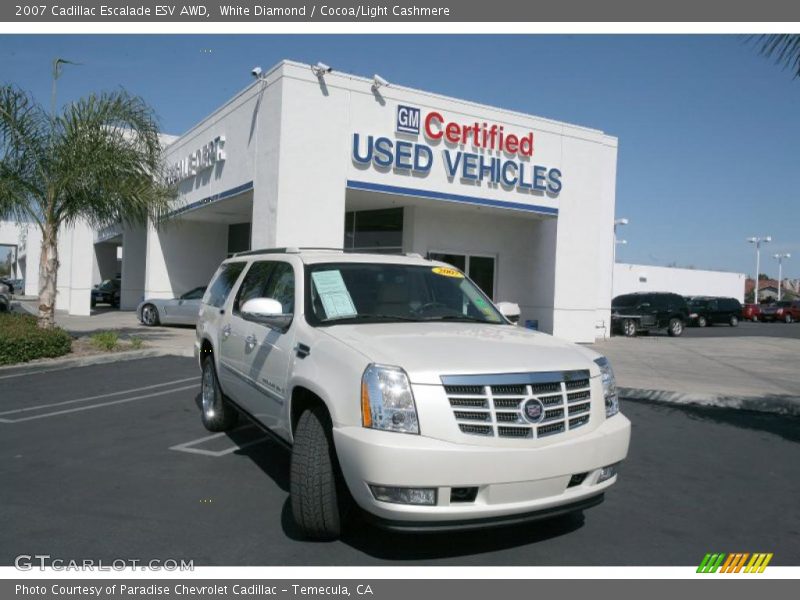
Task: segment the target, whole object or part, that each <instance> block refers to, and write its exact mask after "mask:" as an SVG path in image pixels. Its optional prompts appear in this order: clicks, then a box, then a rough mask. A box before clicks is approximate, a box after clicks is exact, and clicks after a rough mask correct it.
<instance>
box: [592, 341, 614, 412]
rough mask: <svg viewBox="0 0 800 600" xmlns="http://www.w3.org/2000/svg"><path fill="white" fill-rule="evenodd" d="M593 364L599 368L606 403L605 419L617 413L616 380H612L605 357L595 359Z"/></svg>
mask: <svg viewBox="0 0 800 600" xmlns="http://www.w3.org/2000/svg"><path fill="white" fill-rule="evenodd" d="M594 362H595V363H597V366H598V367H600V380H601V382H602V384H603V398H604V399H605V401H606V417H613V416H614V415H615V414H617V413H618V412H619V396H617V380H616V379H615V378H614V370H613V369H612V368H611V365H610V364H609V362H608V359H607V358H606V357H605V356H603V357H601V358H596V359H595V361H594Z"/></svg>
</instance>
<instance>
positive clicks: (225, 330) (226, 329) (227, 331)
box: [222, 325, 231, 341]
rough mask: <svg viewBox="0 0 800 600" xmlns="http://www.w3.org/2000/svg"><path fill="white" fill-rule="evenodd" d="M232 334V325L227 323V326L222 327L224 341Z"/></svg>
mask: <svg viewBox="0 0 800 600" xmlns="http://www.w3.org/2000/svg"><path fill="white" fill-rule="evenodd" d="M230 334H231V326H230V325H225V327H223V328H222V339H223V341H224V340H227V339H228V336H229V335H230Z"/></svg>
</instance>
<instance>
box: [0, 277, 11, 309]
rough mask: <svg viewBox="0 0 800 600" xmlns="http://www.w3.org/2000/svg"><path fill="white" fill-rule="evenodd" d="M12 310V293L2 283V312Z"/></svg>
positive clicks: (0, 297) (0, 307)
mask: <svg viewBox="0 0 800 600" xmlns="http://www.w3.org/2000/svg"><path fill="white" fill-rule="evenodd" d="M10 310H11V291H10V290H9V287H8V286H7V285H6V284H5V283H0V312H9V311H10Z"/></svg>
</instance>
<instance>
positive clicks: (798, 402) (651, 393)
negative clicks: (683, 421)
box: [617, 387, 800, 417]
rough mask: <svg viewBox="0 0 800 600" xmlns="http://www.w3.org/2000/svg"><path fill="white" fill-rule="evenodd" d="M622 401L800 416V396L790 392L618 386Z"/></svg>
mask: <svg viewBox="0 0 800 600" xmlns="http://www.w3.org/2000/svg"><path fill="white" fill-rule="evenodd" d="M617 389H618V391H619V397H620V398H622V399H623V400H644V401H645V402H655V403H658V404H669V405H672V406H694V407H702V408H708V407H714V408H728V409H734V410H749V411H753V412H760V413H769V414H774V415H782V416H790V417H800V398H798V397H796V396H790V395H788V394H787V395H778V394H773V395H769V396H737V395H729V394H698V393H693V392H670V391H667V390H646V389H642V388H628V387H619V388H617Z"/></svg>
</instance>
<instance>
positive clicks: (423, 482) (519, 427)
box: [195, 248, 630, 539]
mask: <svg viewBox="0 0 800 600" xmlns="http://www.w3.org/2000/svg"><path fill="white" fill-rule="evenodd" d="M498 306H499V307H500V308H498ZM498 306H495V305H494V304H493V303H492V301H491V300H490V299H489V298H487V297H486V295H484V293H483V292H482V291H481V290H480V289H479V288H478V287H477V286H476V285H475V284H474V283H473V282H471V281H470V280H469V279H468V278H467V277H465V275H464V274H463V273H462V272H461V271H459V270H457V269H454V268H453V267H451V266H449V265H447V264H445V263H442V262H436V261H430V260H425V259H423V258H422V257H420V256H417V255H407V256H390V255H379V254H346V253H343V252H341V251H327V250H312V249H296V248H285V249H272V250H263V251H254V252H247V253H242V254H239V255H236V256H234V257H232V258H230V259H228V260H226V261H225V262H223V263H222V265H221V266H220V267H219V269H218V271H217V273H216V274H215V275H214V278H213V279H212V281H211V283H210V285H209V286H208V289H207V291H206V294H205V296H204V297H203V302H202V305H201V308H200V317H199V321H198V324H197V338H196V344H195V352H196V356H197V358H198V361H199V365H200V368H201V371H202V375H201V385H202V388H201V389H202V393H201V398H202V402H201V404H202V407H201V418H202V421H203V424H204V425H205V426H206V428H208V429H209V430H210V431H226V430H229V429H231V428H233V427H234V426H235V424H236V422H237V420H238V419H239V418H240V416H241V415H242V414H244V415H245V416H247V417H249V418H250V419H251V420H253V421H255V422H256V423H257V424H258V425H260V426H261V427H262V428H263V429H264V430H266V431H267V432H269V433H271V434H272V435H273V436H275V437H276V438H278V439H279V440H281V441H282V442H284V443H285V445H287V446H289V447H290V448H291V469H290V496H291V507H292V514H293V516H294V519H295V520H296V521H297V523H298V525H299V526H300V528H301V529H302V531H303V532H304V534H305V535H306V536H308V537H310V538H316V539H330V538H334V537H336V536H338V535H339V534H340V532H341V530H342V528H343V527H344V526H345V524H346V522H347V520H346V518H345V517H346V516H347V514H348V513H349V509H350V508H354V507H355V506H357V507H360V509H362V512H363V514H364V515H365V516H366V517H368V518H370V519H371V520H373V521H375V522H377V523H378V524H379V525H381V526H384V527H389V528H393V529H398V530H407V531H424V530H441V529H450V528H476V527H485V526H488V525H494V524H501V523H509V522H512V523H513V522H521V521H523V520H528V519H534V518H542V517H546V516H551V515H556V514H562V513H566V512H572V511H579V510H582V509H585V508H588V507H590V506H593V505H595V504H598V503H599V502H601V501H602V500H603V494H604V492H605V490H607V489H608V488H609V487H610V486H611V485H613V484H614V483H615V482H616V479H617V469H618V465H619V464H620V462H621V461H622V460H623V459H624V458H625V457H626V455H627V451H628V442H629V438H630V422H629V421H628V420H627V419H626V418H625V417H624V416H623V415H622V414H620V413H619V403H618V399H617V391H616V384H615V380H614V373H613V371H612V369H611V366H610V365H609V363H608V361H607V360H606V359H605V358H604V357H602V356H600V355H599V354H597V353H595V352H593V351H592V350H590V349H588V348H584V347H580V346H577V345H574V344H570V343H567V342H564V341H560V340H558V339H556V338H553V337H551V336H549V335H546V334H543V333H539V332H535V331H529V330H526V329H523V328H520V327H518V326H515V325H513V324H512V323H511V322H510V321H509V320H508V319H507V318H506V316H505V315H504V314H503V312H502V311H501V308H503V307H504V305H503V303H500V304H499V305H498ZM276 518H277V516H276Z"/></svg>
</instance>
